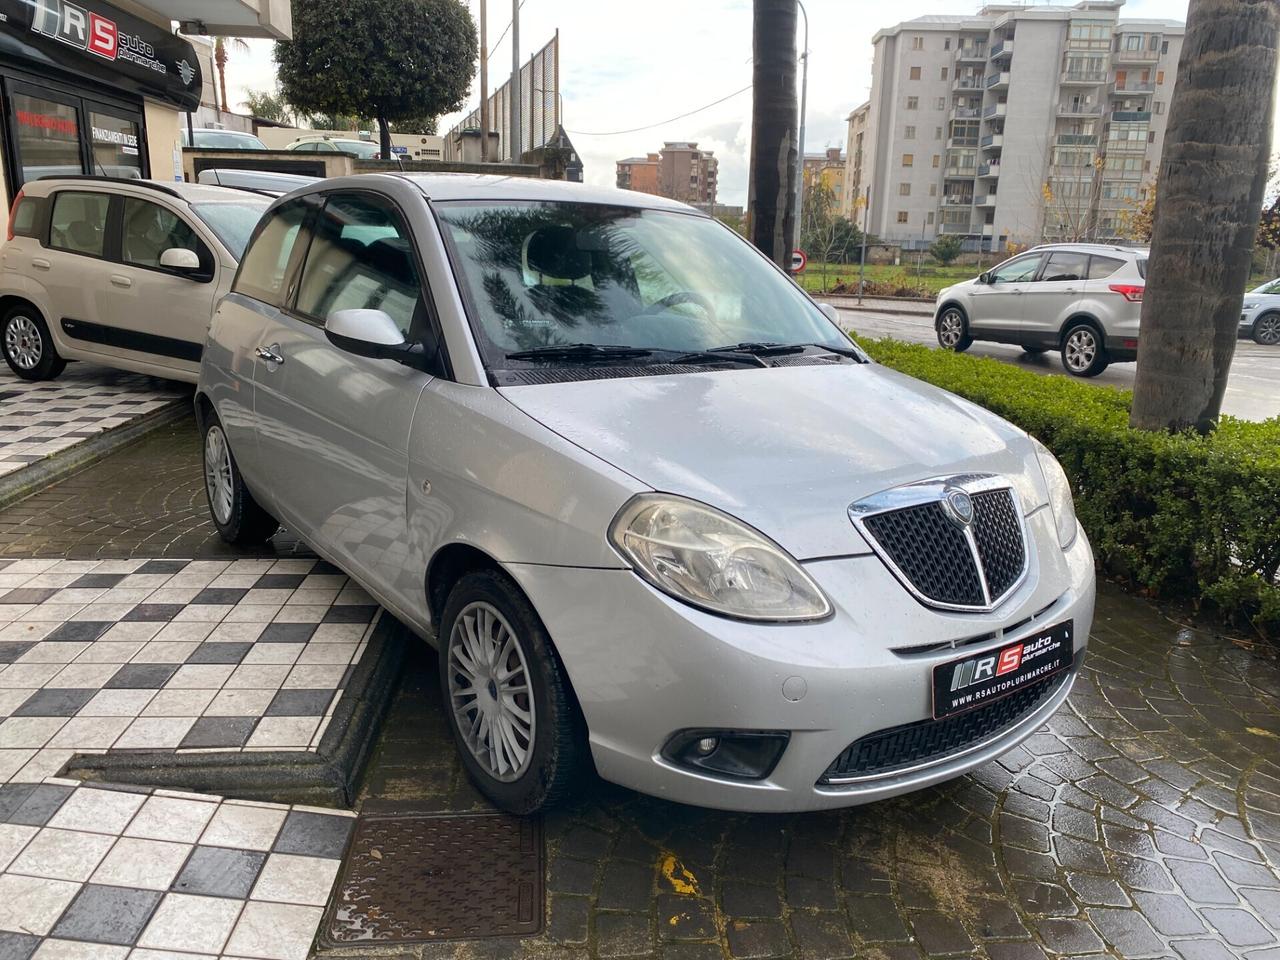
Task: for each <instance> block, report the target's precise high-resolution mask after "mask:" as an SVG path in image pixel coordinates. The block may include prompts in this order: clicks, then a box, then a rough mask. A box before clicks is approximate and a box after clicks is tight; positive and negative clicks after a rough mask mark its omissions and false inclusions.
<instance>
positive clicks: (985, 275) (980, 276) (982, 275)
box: [978, 271, 993, 283]
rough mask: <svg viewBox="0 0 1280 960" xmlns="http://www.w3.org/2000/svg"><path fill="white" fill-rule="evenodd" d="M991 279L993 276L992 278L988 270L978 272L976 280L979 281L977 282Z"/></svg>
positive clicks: (989, 281) (986, 281) (985, 281)
mask: <svg viewBox="0 0 1280 960" xmlns="http://www.w3.org/2000/svg"><path fill="white" fill-rule="evenodd" d="M992 279H993V278H992V276H991V273H990V272H989V271H988V272H987V273H980V274H978V282H979V283H991V281H992Z"/></svg>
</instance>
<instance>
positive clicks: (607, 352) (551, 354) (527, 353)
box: [507, 343, 653, 361]
mask: <svg viewBox="0 0 1280 960" xmlns="http://www.w3.org/2000/svg"><path fill="white" fill-rule="evenodd" d="M652 354H653V351H652V350H646V349H644V348H643V347H628V346H624V345H621V344H599V343H552V344H548V345H547V346H545V347H533V348H532V349H530V350H517V351H515V352H514V353H508V354H507V359H508V360H588V361H589V360H629V359H632V358H635V357H648V356H652Z"/></svg>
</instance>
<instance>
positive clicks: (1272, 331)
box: [1253, 313, 1280, 347]
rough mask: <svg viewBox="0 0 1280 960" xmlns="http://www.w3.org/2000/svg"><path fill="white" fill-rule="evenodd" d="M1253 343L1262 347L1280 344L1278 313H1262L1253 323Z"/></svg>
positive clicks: (1279, 318) (1279, 314) (1279, 317)
mask: <svg viewBox="0 0 1280 960" xmlns="http://www.w3.org/2000/svg"><path fill="white" fill-rule="evenodd" d="M1253 342H1254V343H1260V344H1262V345H1263V346H1264V347H1274V346H1275V345H1276V344H1277V343H1280V313H1264V314H1263V315H1262V316H1260V317H1258V319H1257V320H1255V321H1253Z"/></svg>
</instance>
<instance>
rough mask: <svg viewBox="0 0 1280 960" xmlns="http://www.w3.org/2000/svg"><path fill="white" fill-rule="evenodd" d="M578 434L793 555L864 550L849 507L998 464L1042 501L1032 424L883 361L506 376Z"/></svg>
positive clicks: (603, 454)
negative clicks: (618, 375) (527, 379)
mask: <svg viewBox="0 0 1280 960" xmlns="http://www.w3.org/2000/svg"><path fill="white" fill-rule="evenodd" d="M501 392H502V394H503V395H504V396H505V397H506V398H507V399H508V400H510V401H511V403H513V404H515V405H516V406H517V407H518V408H520V409H521V410H523V411H524V412H525V413H527V414H528V415H529V416H531V417H533V418H534V419H535V420H537V421H538V422H540V423H542V424H544V425H545V426H546V427H548V428H549V429H551V430H553V431H555V432H556V433H558V434H560V435H561V436H562V437H564V438H565V439H567V440H569V441H570V442H572V443H574V444H576V445H578V446H580V447H582V448H583V449H585V450H587V451H589V452H591V453H593V454H595V455H596V456H597V457H599V458H600V459H602V460H605V461H607V462H608V463H610V464H612V465H613V466H615V467H617V468H618V469H620V470H623V471H625V472H626V473H629V474H630V475H631V476H633V477H635V478H636V479H637V480H639V481H640V482H642V483H644V484H646V485H648V486H650V487H652V488H653V489H655V490H659V491H663V492H667V493H675V494H680V495H682V496H686V497H691V498H693V499H695V500H700V501H702V502H703V503H707V504H711V505H712V506H715V507H718V508H720V509H721V510H724V511H725V512H727V513H729V514H732V515H733V516H735V517H738V518H739V519H741V520H744V521H746V522H747V523H749V524H751V525H752V526H753V527H755V528H756V529H757V530H760V531H761V532H762V533H764V534H766V535H767V536H769V537H771V538H773V539H774V540H776V541H777V542H778V543H780V544H782V545H783V546H784V547H786V548H787V550H789V551H790V552H791V553H792V555H794V556H795V557H797V558H799V559H802V560H805V559H813V558H816V557H833V556H848V555H853V554H858V553H866V552H868V547H867V545H866V543H865V541H863V540H862V538H861V537H860V536H859V535H858V533H857V532H856V531H855V530H854V528H853V524H852V523H851V522H850V520H849V518H848V514H847V509H848V506H849V504H851V503H852V502H854V501H855V500H859V499H861V498H862V497H865V496H867V495H869V494H872V493H876V492H878V491H881V490H885V489H887V488H889V487H894V486H898V485H900V484H904V483H910V482H912V481H916V480H922V479H926V478H929V477H937V476H943V475H948V474H952V473H997V474H1002V475H1004V476H1006V477H1008V478H1009V479H1010V480H1011V481H1012V482H1013V483H1014V485H1015V486H1016V487H1017V489H1018V491H1019V493H1020V496H1021V499H1022V502H1023V506H1024V509H1025V510H1026V511H1027V512H1030V511H1031V510H1032V509H1035V508H1036V507H1038V506H1040V505H1041V504H1043V503H1045V502H1047V499H1048V498H1047V495H1046V493H1045V488H1044V478H1043V475H1042V474H1041V472H1040V467H1039V464H1038V463H1037V461H1036V455H1035V450H1034V448H1033V446H1032V444H1031V441H1030V440H1029V438H1028V437H1027V435H1026V434H1025V433H1023V432H1022V431H1021V430H1018V429H1017V428H1016V427H1014V426H1012V425H1011V424H1009V423H1006V422H1005V421H1004V420H1001V419H1000V418H999V417H997V416H995V415H994V414H992V413H990V412H988V411H986V410H984V409H982V408H981V407H978V406H976V405H974V404H972V403H969V402H968V401H965V400H962V399H960V398H959V397H956V396H953V395H952V394H949V393H946V392H945V391H942V390H939V389H937V388H935V387H932V386H929V385H927V384H924V383H921V382H919V381H917V380H913V379H912V378H910V377H907V376H904V375H903V374H899V373H896V372H894V371H892V370H888V369H886V368H885V367H881V366H879V365H875V364H862V365H854V364H840V365H838V366H834V365H833V366H812V367H782V368H776V367H775V368H770V369H768V370H761V369H750V370H748V369H744V370H726V371H717V372H711V371H708V372H705V373H690V374H678V375H674V376H661V377H633V378H625V379H604V380H583V381H576V382H571V383H559V384H539V385H534V386H516V387H504V388H502V389H501Z"/></svg>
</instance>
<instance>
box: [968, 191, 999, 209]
mask: <svg viewBox="0 0 1280 960" xmlns="http://www.w3.org/2000/svg"><path fill="white" fill-rule="evenodd" d="M973 205H974V206H975V207H994V206H995V205H996V195H995V194H994V193H988V194H986V195H985V196H982V197H978V199H976V200H974V201H973Z"/></svg>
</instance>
